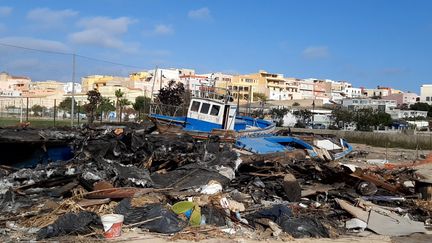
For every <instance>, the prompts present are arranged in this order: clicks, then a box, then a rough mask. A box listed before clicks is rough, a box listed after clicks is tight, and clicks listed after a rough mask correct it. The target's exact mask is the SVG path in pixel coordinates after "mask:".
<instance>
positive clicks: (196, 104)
mask: <svg viewBox="0 0 432 243" xmlns="http://www.w3.org/2000/svg"><path fill="white" fill-rule="evenodd" d="M200 104H201V103H200V102H198V101H194V102H192V107H191V111H195V112H197V111H198V110H199V107H200Z"/></svg>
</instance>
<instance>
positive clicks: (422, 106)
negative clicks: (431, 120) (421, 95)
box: [410, 102, 432, 117]
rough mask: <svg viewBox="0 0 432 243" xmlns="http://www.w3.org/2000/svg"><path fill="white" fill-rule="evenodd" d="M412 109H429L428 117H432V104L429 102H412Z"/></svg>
mask: <svg viewBox="0 0 432 243" xmlns="http://www.w3.org/2000/svg"><path fill="white" fill-rule="evenodd" d="M410 109H411V110H416V111H427V112H428V114H427V116H428V117H432V106H430V105H429V104H428V103H424V102H417V103H415V104H412V105H411V106H410Z"/></svg>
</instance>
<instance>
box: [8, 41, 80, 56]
mask: <svg viewBox="0 0 432 243" xmlns="http://www.w3.org/2000/svg"><path fill="white" fill-rule="evenodd" d="M0 45H1V46H7V47H14V48H19V49H24V50H29V51H37V52H45V53H51V54H58V55H72V54H71V53H67V52H60V51H49V50H41V49H36V48H30V47H24V46H17V45H11V44H7V43H1V42H0Z"/></svg>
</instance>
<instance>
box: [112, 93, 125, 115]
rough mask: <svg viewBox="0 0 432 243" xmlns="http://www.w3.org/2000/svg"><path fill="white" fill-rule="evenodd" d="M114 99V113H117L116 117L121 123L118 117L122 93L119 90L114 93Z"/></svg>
mask: <svg viewBox="0 0 432 243" xmlns="http://www.w3.org/2000/svg"><path fill="white" fill-rule="evenodd" d="M114 95H115V97H116V113H117V117H119V118H118V119H119V121H121V118H120V116H119V101H120V99H121V98H123V95H124V92H123V91H121V89H118V90H116V91H115V93H114Z"/></svg>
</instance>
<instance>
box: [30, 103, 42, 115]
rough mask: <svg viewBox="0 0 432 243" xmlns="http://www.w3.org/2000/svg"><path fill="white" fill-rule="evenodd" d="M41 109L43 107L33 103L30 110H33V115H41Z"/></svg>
mask: <svg viewBox="0 0 432 243" xmlns="http://www.w3.org/2000/svg"><path fill="white" fill-rule="evenodd" d="M43 110H44V107H43V106H40V105H33V106H32V108H31V111H33V113H34V115H35V116H42V112H43Z"/></svg>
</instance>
